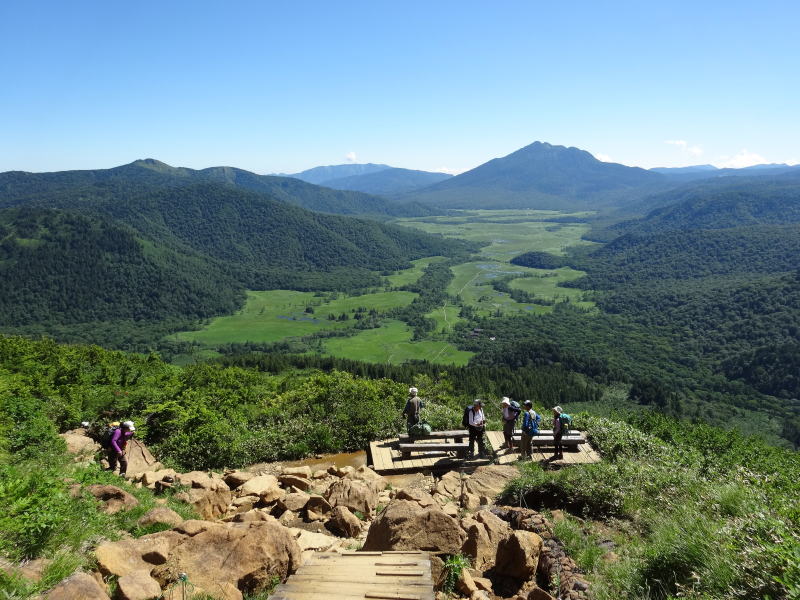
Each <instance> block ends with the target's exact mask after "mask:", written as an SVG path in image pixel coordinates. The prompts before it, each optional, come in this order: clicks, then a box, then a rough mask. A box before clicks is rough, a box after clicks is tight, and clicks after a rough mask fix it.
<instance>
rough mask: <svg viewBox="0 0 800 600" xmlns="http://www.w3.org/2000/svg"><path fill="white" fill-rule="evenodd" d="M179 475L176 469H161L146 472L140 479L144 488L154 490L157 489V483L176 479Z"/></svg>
mask: <svg viewBox="0 0 800 600" xmlns="http://www.w3.org/2000/svg"><path fill="white" fill-rule="evenodd" d="M177 475H178V474H177V473H176V472H175V470H174V469H159V470H158V471H145V472H144V473H141V474H140V475H139V476H138V477H139V481H141V482H142V485H143V486H145V487H150V488H152V487H155V485H156V481H163V480H164V479H167V478H170V477H171V478H173V479H174V478H175V477H176V476H177ZM134 479H135V478H134Z"/></svg>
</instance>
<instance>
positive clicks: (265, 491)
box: [237, 475, 285, 504]
mask: <svg viewBox="0 0 800 600" xmlns="http://www.w3.org/2000/svg"><path fill="white" fill-rule="evenodd" d="M237 492H238V493H239V496H258V497H259V498H260V499H261V501H262V502H264V503H265V504H270V503H271V502H275V501H276V500H278V499H279V498H281V497H282V496H283V495H284V493H285V492H284V491H283V490H282V489H281V486H280V485H278V478H277V477H275V476H274V475H259V476H258V477H253V478H252V479H250V480H248V481H246V482H245V483H244V484H243V485H242V486H241V487H240V488H239V489H238V490H237Z"/></svg>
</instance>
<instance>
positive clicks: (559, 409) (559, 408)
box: [553, 406, 564, 414]
mask: <svg viewBox="0 0 800 600" xmlns="http://www.w3.org/2000/svg"><path fill="white" fill-rule="evenodd" d="M553 410H554V411H555V412H557V413H558V414H561V413H563V412H564V409H563V408H561V407H560V406H554V407H553Z"/></svg>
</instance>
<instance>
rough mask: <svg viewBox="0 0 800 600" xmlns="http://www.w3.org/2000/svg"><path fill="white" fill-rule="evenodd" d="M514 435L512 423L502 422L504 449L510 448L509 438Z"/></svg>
mask: <svg viewBox="0 0 800 600" xmlns="http://www.w3.org/2000/svg"><path fill="white" fill-rule="evenodd" d="M513 435H514V421H503V440H504V441H505V443H506V448H511V443H512V442H511V438H512V437H513Z"/></svg>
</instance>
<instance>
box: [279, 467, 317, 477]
mask: <svg viewBox="0 0 800 600" xmlns="http://www.w3.org/2000/svg"><path fill="white" fill-rule="evenodd" d="M281 474H282V475H296V476H297V477H303V478H304V479H311V467H309V466H308V465H303V466H302V467H284V468H283V471H282V472H281Z"/></svg>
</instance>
